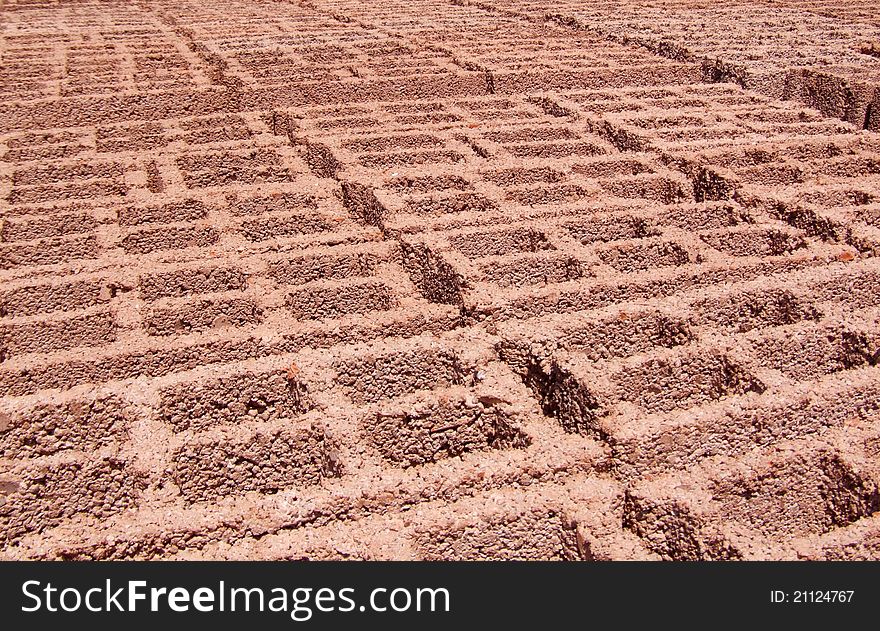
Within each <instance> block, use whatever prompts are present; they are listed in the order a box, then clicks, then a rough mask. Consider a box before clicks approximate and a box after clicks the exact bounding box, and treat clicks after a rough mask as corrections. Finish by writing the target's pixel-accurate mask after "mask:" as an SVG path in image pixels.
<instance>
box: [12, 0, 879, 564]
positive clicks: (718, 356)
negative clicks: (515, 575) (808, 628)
mask: <svg viewBox="0 0 880 631" xmlns="http://www.w3.org/2000/svg"><path fill="white" fill-rule="evenodd" d="M878 6H880V5H876V4H875V3H870V2H855V1H841V0H834V1H831V0H816V1H813V2H810V1H808V0H779V1H774V2H771V1H769V0H767V1H766V2H762V1H759V0H752V1H748V2H746V1H743V0H739V1H735V2H734V1H728V0H712V1H711V2H691V1H686V0H661V1H654V2H647V1H646V2H639V1H637V0H629V1H624V2H612V1H605V0H603V1H598V0H581V1H574V0H555V1H554V0H546V1H544V0H479V1H473V2H468V1H466V0H457V1H451V0H434V1H432V2H428V1H425V0H384V1H383V2H364V1H363V0H335V1H332V0H314V1H304V2H294V1H267V0H252V1H247V2H244V1H240V2H236V1H226V0H224V1H221V2H211V3H208V2H197V1H195V0H174V1H171V0H144V1H142V2H118V3H116V2H100V3H97V2H85V1H84V2H76V1H62V2H40V1H32V0H27V1H25V0H20V1H15V0H8V1H7V2H5V3H4V4H3V6H2V8H0V20H2V28H0V33H2V35H0V37H2V40H0V161H2V162H0V394H2V397H0V556H2V557H3V558H10V559H11V558H32V559H56V558H65V559H116V558H175V559H205V558H207V559H302V558H309V559H340V558H342V559H798V558H810V559H868V558H872V559H877V558H880V513H878V512H877V511H878V509H880V263H878V260H880V259H878V255H880V133H878V132H880V8H877V7H878ZM875 513H876V515H875Z"/></svg>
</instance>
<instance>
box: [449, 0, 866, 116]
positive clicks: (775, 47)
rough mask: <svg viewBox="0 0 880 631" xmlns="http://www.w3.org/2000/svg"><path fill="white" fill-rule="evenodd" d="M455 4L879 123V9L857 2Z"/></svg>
mask: <svg viewBox="0 0 880 631" xmlns="http://www.w3.org/2000/svg"><path fill="white" fill-rule="evenodd" d="M462 1H463V2H464V3H466V4H473V5H476V6H479V7H481V8H485V9H487V10H490V11H493V12H495V13H496V14H498V15H499V16H505V17H510V16H517V17H522V18H524V19H527V20H530V21H532V22H538V23H541V22H549V23H556V24H563V25H566V26H568V27H570V28H572V29H576V30H579V31H583V32H589V33H594V34H598V35H601V36H605V37H607V38H609V39H611V40H613V41H615V42H621V43H625V44H632V45H636V46H639V47H641V48H644V49H647V50H650V51H652V52H654V53H656V54H658V55H661V56H663V57H667V58H669V59H673V60H680V61H692V62H695V63H699V64H700V66H701V70H702V75H703V80H705V81H710V82H732V83H736V84H738V85H740V86H742V87H745V88H748V89H752V90H756V91H758V92H761V93H763V94H766V95H768V96H772V97H774V98H778V99H791V100H797V101H800V102H802V103H805V104H807V105H809V106H811V107H815V108H816V109H818V110H819V111H820V112H822V113H823V114H825V115H827V116H833V117H837V118H841V119H843V120H846V121H849V122H850V123H853V124H855V125H857V126H859V127H863V128H865V129H873V130H877V129H880V114H878V112H880V107H878V105H880V91H878V90H880V61H878V56H880V52H878V51H880V12H877V11H876V10H873V9H872V8H870V7H863V6H862V5H863V3H835V6H834V7H829V6H827V5H828V3H822V2H810V1H807V0H782V1H780V2H777V1H772V0H761V1H757V2H746V1H744V0H721V1H720V2H705V1H704V0H662V1H661V2H651V3H639V2H623V1H615V2H604V1H602V2H599V1H594V0H588V1H586V2H583V1H580V0H571V1H567V0H562V1H561V2H547V1H546V0H479V1H475V2H468V1H467V0H462Z"/></svg>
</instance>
